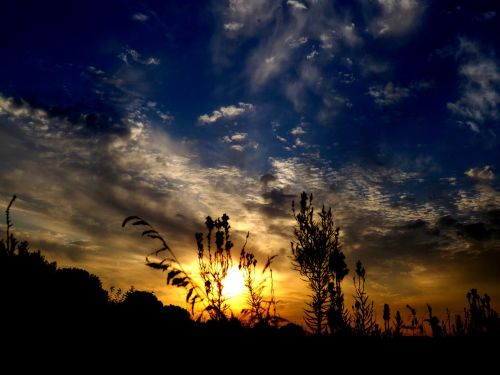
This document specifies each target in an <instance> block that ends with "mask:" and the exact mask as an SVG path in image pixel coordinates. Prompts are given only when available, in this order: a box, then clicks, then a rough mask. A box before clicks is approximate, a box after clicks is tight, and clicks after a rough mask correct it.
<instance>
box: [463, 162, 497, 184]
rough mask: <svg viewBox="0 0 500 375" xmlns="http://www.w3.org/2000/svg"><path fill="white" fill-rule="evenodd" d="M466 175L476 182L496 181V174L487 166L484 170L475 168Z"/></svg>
mask: <svg viewBox="0 0 500 375" xmlns="http://www.w3.org/2000/svg"><path fill="white" fill-rule="evenodd" d="M465 175H466V176H467V177H469V178H472V179H474V180H480V181H491V180H494V179H495V173H494V172H493V169H492V168H491V166H489V165H486V166H484V167H483V168H479V167H475V168H471V169H468V170H467V171H465Z"/></svg>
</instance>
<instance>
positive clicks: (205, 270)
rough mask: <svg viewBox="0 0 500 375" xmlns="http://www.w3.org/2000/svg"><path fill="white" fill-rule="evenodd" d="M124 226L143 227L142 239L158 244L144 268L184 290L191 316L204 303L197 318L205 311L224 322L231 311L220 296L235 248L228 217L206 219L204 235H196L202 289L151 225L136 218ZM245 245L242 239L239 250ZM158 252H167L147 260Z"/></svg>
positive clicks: (127, 220) (221, 295) (222, 295)
mask: <svg viewBox="0 0 500 375" xmlns="http://www.w3.org/2000/svg"><path fill="white" fill-rule="evenodd" d="M127 223H131V224H132V225H138V226H145V227H146V228H147V229H146V230H145V231H143V232H142V236H143V237H149V238H152V239H154V240H157V241H158V242H160V245H161V247H160V248H159V249H157V250H155V251H153V252H151V253H150V254H149V255H148V256H147V257H146V265H147V266H148V267H151V268H154V269H158V270H161V271H163V272H168V273H167V285H172V286H175V287H178V288H184V289H186V303H188V304H190V306H191V313H192V314H194V308H195V306H196V305H197V304H198V303H203V304H204V308H203V309H202V313H201V314H200V316H199V318H198V319H201V316H202V314H203V313H204V312H206V313H208V314H209V316H210V318H211V319H212V320H219V321H220V320H227V318H228V316H227V314H228V311H229V310H230V309H229V305H228V304H227V301H226V298H225V296H224V294H223V289H224V284H223V280H224V279H225V278H226V276H227V273H228V270H229V268H230V267H231V266H232V257H231V249H232V248H233V246H234V245H233V243H232V241H231V239H230V231H229V229H230V225H229V216H227V215H226V214H223V215H222V217H221V218H217V219H216V220H213V219H212V218H211V217H210V216H208V217H207V218H206V221H205V226H206V228H207V234H206V236H205V237H204V236H203V234H202V233H196V234H195V239H196V245H197V254H198V266H199V276H200V278H201V280H202V282H203V287H200V286H199V285H198V284H197V283H196V281H195V280H194V279H193V278H192V277H191V276H190V275H189V274H188V273H187V272H186V271H185V269H184V268H183V266H182V264H181V263H180V262H179V260H178V258H177V257H176V255H175V253H174V252H173V250H172V249H171V248H170V247H169V246H168V245H167V243H166V241H165V239H164V238H163V236H162V235H161V234H160V233H159V232H158V231H157V230H156V229H154V227H153V226H152V225H151V224H150V223H148V222H147V221H145V220H144V219H142V218H141V217H139V216H129V217H127V218H126V219H125V220H124V221H123V224H122V227H124V226H125V225H127ZM204 239H205V242H206V245H205V243H204ZM247 239H248V234H247ZM246 243H247V240H245V243H244V245H243V248H242V251H244V249H245V246H246ZM160 253H166V256H165V257H164V258H162V259H160V260H158V261H154V260H151V259H150V257H151V256H158V255H159V254H160Z"/></svg>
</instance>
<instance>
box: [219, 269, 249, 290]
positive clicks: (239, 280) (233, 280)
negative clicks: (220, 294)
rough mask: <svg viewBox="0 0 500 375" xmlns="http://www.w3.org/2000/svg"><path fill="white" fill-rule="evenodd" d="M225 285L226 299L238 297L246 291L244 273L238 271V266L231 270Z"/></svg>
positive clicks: (224, 282)
mask: <svg viewBox="0 0 500 375" xmlns="http://www.w3.org/2000/svg"><path fill="white" fill-rule="evenodd" d="M223 284H224V289H223V290H224V296H226V298H231V297H235V296H238V295H240V294H242V293H243V292H244V291H245V282H244V280H243V273H242V272H241V271H240V270H239V269H238V266H233V267H231V268H230V269H229V271H228V273H227V276H226V278H225V279H224V281H223Z"/></svg>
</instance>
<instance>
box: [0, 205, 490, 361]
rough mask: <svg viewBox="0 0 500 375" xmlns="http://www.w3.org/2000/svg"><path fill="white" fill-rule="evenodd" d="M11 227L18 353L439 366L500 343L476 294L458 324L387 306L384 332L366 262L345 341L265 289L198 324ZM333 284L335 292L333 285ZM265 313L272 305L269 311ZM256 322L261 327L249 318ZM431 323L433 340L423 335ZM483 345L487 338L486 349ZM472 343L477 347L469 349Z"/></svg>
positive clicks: (4, 274)
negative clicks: (413, 357) (58, 259)
mask: <svg viewBox="0 0 500 375" xmlns="http://www.w3.org/2000/svg"><path fill="white" fill-rule="evenodd" d="M9 207H10V206H9ZM7 211H8V210H7ZM227 220H228V218H227ZM227 220H226V222H225V223H224V224H223V225H222V226H221V227H222V233H223V235H224V236H225V239H224V241H220V242H221V243H228V242H229V241H230V239H229V234H228V228H229V225H228V223H227ZM7 229H8V230H7V231H6V233H5V237H4V238H2V239H1V240H0V301H1V309H0V327H1V332H2V338H3V340H4V342H15V343H16V345H17V346H15V345H13V346H12V348H13V347H20V348H21V347H23V345H24V346H25V345H28V346H29V347H36V348H43V346H44V345H45V343H49V342H51V341H55V342H57V343H58V344H57V345H58V346H57V347H58V348H61V347H65V349H68V348H70V347H71V346H72V345H73V346H75V347H81V346H82V345H87V344H84V343H88V342H91V343H92V344H91V346H90V347H87V348H93V349H92V350H97V351H99V353H103V351H106V350H108V349H109V350H121V351H126V350H132V349H133V350H143V351H145V352H148V351H151V352H155V353H158V351H159V350H160V349H161V348H163V349H164V350H167V348H168V350H173V351H174V352H175V353H181V352H182V353H184V352H186V351H188V350H194V351H201V353H202V355H203V356H205V355H206V356H210V355H212V354H213V355H221V356H223V357H224V356H226V354H223V353H231V354H232V355H236V356H243V357H245V356H250V357H252V351H255V348H256V347H258V348H260V349H259V350H260V351H262V353H264V354H266V353H267V354H268V355H271V356H272V354H270V353H272V352H273V351H275V350H276V348H278V350H285V351H287V352H288V353H289V354H290V355H292V357H293V356H297V358H304V356H314V355H317V354H318V353H328V352H329V351H330V352H331V351H334V352H335V353H337V354H349V352H350V351H351V349H352V350H354V352H360V353H361V352H363V351H367V352H370V351H371V352H372V354H374V353H377V354H379V355H381V356H383V355H385V354H388V353H389V352H391V351H392V354H393V355H397V356H399V355H404V352H405V351H407V350H410V348H411V350H417V352H415V353H419V354H422V353H426V355H427V356H429V358H430V357H438V356H439V354H438V353H439V351H440V350H443V349H444V350H449V351H450V352H456V353H459V352H466V351H468V350H479V348H481V350H483V349H484V350H487V349H490V348H492V346H490V344H489V343H487V341H485V338H490V339H493V340H494V342H497V340H498V337H499V336H498V333H499V319H498V315H497V313H496V312H495V311H494V310H493V309H492V307H491V301H490V298H489V297H488V295H480V294H479V293H478V291H477V290H475V289H472V290H471V291H470V292H469V293H468V294H467V296H466V297H467V302H468V306H467V307H466V308H465V309H464V315H463V316H461V315H457V316H456V317H454V318H453V317H450V316H448V317H447V318H446V319H440V318H438V317H437V316H435V315H434V312H433V310H432V308H431V306H428V313H427V314H426V315H424V316H423V317H422V318H420V317H419V316H418V315H417V312H416V310H415V309H414V308H413V307H411V306H409V305H408V306H407V308H408V309H409V311H410V313H411V316H412V318H411V319H410V321H409V322H404V321H403V319H402V318H401V313H400V312H399V311H397V312H396V313H395V314H393V313H392V312H391V309H390V306H389V305H387V304H386V305H384V310H383V320H384V327H383V329H382V328H381V327H379V326H378V324H376V323H375V321H374V318H373V314H374V311H373V303H372V302H371V301H369V300H368V297H367V294H366V291H365V288H364V283H365V277H366V271H365V269H364V267H363V265H362V264H361V262H359V263H358V264H357V269H356V276H355V277H354V283H355V286H356V288H357V289H356V290H357V295H356V299H355V306H353V313H352V314H353V320H352V321H349V320H348V322H349V326H344V327H343V329H342V330H341V331H340V330H339V331H338V333H337V334H335V333H334V334H330V335H316V336H313V335H307V334H306V332H305V331H304V329H303V328H302V327H300V326H298V325H296V324H293V323H290V322H287V321H286V320H284V319H276V317H277V314H276V312H274V315H273V314H271V315H269V314H270V313H269V311H270V310H269V309H270V308H272V307H273V306H274V307H275V302H274V305H273V301H271V303H267V302H266V301H265V300H264V299H263V297H262V296H261V295H260V294H259V293H260V290H261V289H260V286H259V285H258V284H257V285H256V287H255V293H256V294H255V295H254V296H250V297H249V303H253V304H254V305H255V307H254V309H253V310H252V311H251V313H250V315H248V314H247V315H245V314H243V315H242V316H241V317H240V318H237V317H234V316H232V314H231V315H226V312H224V314H223V315H220V314H215V315H213V316H211V315H209V316H208V319H207V320H204V319H201V318H200V317H198V319H193V315H192V314H191V313H190V312H189V311H188V310H187V309H185V308H183V307H179V306H173V305H168V306H164V305H163V303H162V302H161V301H159V300H158V299H157V298H156V296H155V295H154V294H153V293H151V292H146V291H139V290H135V289H134V288H130V289H129V290H128V291H125V292H123V291H121V290H119V289H116V288H111V289H110V290H109V291H107V290H105V289H104V288H103V287H102V284H101V281H100V280H99V278H98V277H97V276H96V275H92V274H90V273H89V272H87V271H85V270H83V269H78V268H59V267H58V266H57V264H56V263H55V262H49V261H47V260H46V259H45V257H44V256H43V255H42V254H41V253H40V251H32V250H31V249H30V248H29V244H28V243H27V242H26V241H18V240H17V238H16V237H15V235H14V234H13V233H12V223H11V222H10V218H9V212H7ZM224 233H225V234H224ZM209 235H211V234H210V232H209ZM217 236H218V235H216V237H217ZM217 238H218V237H217ZM217 241H219V240H218V239H216V242H217ZM227 248H229V246H227ZM244 249H245V248H244V247H243V250H242V252H241V259H240V268H245V267H244V264H245V263H244V262H242V260H245V261H247V263H248V265H251V267H255V266H256V264H257V262H256V261H255V259H254V257H253V255H251V253H249V252H247V251H245V250H244ZM334 254H337V255H338V252H334ZM271 260H272V259H268V263H267V264H266V265H265V266H264V267H263V272H266V271H267V270H268V269H269V267H270V264H271ZM249 267H250V266H249ZM251 267H250V268H248V270H247V271H248V273H247V276H248V277H251V275H252V272H254V271H252V270H253V269H254V268H251ZM342 267H345V266H344V265H343V266H342ZM334 281H335V280H334ZM248 282H249V283H250V282H252V280H249V281H248ZM326 285H327V287H328V283H327V284H326ZM337 290H340V289H337ZM188 293H189V289H188ZM264 306H268V307H267V310H266V308H264ZM250 308H252V307H250ZM342 308H343V307H342ZM325 311H327V312H328V309H326V310H325ZM266 314H268V315H267V316H268V318H266ZM248 316H250V317H251V318H252V319H250V320H247V319H246V318H248ZM269 316H272V317H273V318H272V319H271V318H269ZM245 317H246V318H245ZM327 317H328V314H327ZM426 324H427V325H428V326H429V327H430V330H431V332H432V336H433V337H434V338H432V337H429V336H421V333H422V332H424V329H423V326H424V325H426ZM334 332H335V331H334ZM478 339H480V340H481V341H479V343H480V345H479V346H477V343H478V341H477V340H478ZM464 343H470V344H467V345H465V346H464ZM401 344H404V345H401ZM66 346H67V347H66ZM160 351H161V350H160ZM210 353H212V354H210ZM217 353H219V354H217ZM325 355H328V354H325ZM250 357H249V358H250ZM248 360H249V361H250V359H248ZM253 360H256V359H255V358H253V359H252V361H253ZM318 366H319V365H318Z"/></svg>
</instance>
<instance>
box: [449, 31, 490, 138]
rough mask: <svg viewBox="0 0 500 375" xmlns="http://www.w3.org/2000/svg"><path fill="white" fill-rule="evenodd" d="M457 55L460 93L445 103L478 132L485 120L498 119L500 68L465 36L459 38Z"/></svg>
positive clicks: (463, 121) (462, 121)
mask: <svg viewBox="0 0 500 375" xmlns="http://www.w3.org/2000/svg"><path fill="white" fill-rule="evenodd" d="M457 58H458V59H459V60H461V61H462V63H461V65H460V67H459V74H460V75H461V76H462V79H463V81H462V95H461V97H460V98H459V99H458V100H457V101H455V102H449V103H448V104H447V106H448V109H449V110H450V111H451V112H452V113H453V114H454V115H455V116H457V117H458V118H459V119H460V120H459V121H460V123H465V124H466V125H467V126H468V127H469V128H470V129H471V130H472V131H474V132H476V133H479V132H480V130H481V125H482V124H484V123H485V122H486V121H491V120H493V121H497V120H498V119H500V112H499V111H498V107H499V105H500V94H499V85H500V70H499V67H498V64H497V62H496V61H495V60H494V59H492V58H490V57H488V56H486V55H484V54H483V53H482V52H481V51H480V46H479V45H478V44H476V43H474V42H473V41H471V40H468V39H463V38H462V39H460V41H459V49H458V52H457Z"/></svg>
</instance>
